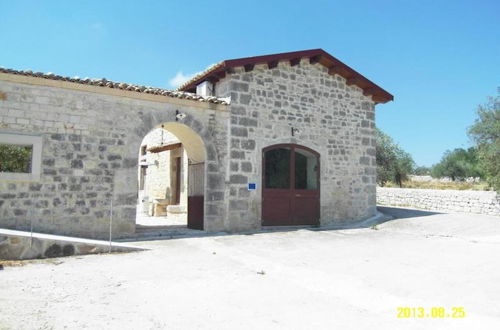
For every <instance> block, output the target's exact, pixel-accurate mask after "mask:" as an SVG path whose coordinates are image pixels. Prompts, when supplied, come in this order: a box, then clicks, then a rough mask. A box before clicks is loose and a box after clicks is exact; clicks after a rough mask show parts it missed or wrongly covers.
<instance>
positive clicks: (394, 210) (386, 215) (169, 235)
mask: <svg viewBox="0 0 500 330" xmlns="http://www.w3.org/2000/svg"><path fill="white" fill-rule="evenodd" d="M377 210H378V212H379V214H378V215H377V216H376V217H373V218H371V219H368V220H364V221H358V222H355V223H349V222H347V223H337V224H333V225H328V226H321V227H320V226H265V227H262V228H261V229H256V230H249V231H246V232H234V233H233V232H216V233H209V232H204V231H200V230H190V229H188V230H185V229H184V230H179V229H181V228H169V229H167V228H164V229H163V230H161V228H158V229H159V231H157V235H151V236H143V237H137V236H136V237H131V238H128V239H127V238H125V239H121V240H118V241H120V242H131V241H133V242H142V241H156V240H168V239H181V238H195V237H216V236H236V235H259V234H266V233H285V232H293V231H298V230H309V231H335V230H345V229H363V228H373V227H374V226H376V225H379V224H382V223H385V222H388V221H397V220H399V219H407V218H417V217H426V216H431V215H436V214H442V213H440V212H435V211H424V210H415V209H407V208H401V207H389V206H378V207H377Z"/></svg>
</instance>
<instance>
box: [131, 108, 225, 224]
mask: <svg viewBox="0 0 500 330" xmlns="http://www.w3.org/2000/svg"><path fill="white" fill-rule="evenodd" d="M193 110H197V109H193ZM193 110H191V109H179V110H178V112H181V113H183V114H185V117H184V118H182V120H180V119H178V120H176V112H177V110H176V109H175V108H174V109H168V110H164V111H162V112H156V111H151V112H148V111H147V110H146V111H140V112H139V113H138V115H139V118H138V123H137V124H138V125H137V126H136V128H135V130H134V133H135V134H133V135H134V136H133V137H132V139H130V140H129V141H130V143H131V144H133V146H131V147H130V150H134V152H135V153H136V154H137V153H138V151H139V150H140V145H141V142H142V140H143V138H144V136H146V135H147V134H148V133H149V132H151V131H152V130H154V129H155V128H159V127H161V126H162V125H163V128H164V129H165V130H167V131H169V132H171V133H172V134H174V135H175V136H177V138H178V139H179V140H180V141H181V143H183V146H184V148H185V150H186V153H187V155H188V157H189V159H192V160H193V162H194V163H199V162H204V163H205V165H204V180H205V182H204V196H205V199H204V202H203V205H204V213H203V214H204V216H203V218H204V224H203V226H204V230H207V231H214V230H220V229H221V228H220V221H222V218H223V216H224V215H223V213H221V212H216V210H218V209H220V206H219V207H218V204H220V203H221V201H220V200H219V198H217V199H214V198H215V197H217V196H219V194H220V190H221V189H220V188H221V187H218V186H217V185H216V184H214V182H215V183H218V182H219V181H223V178H224V173H223V166H222V163H221V159H220V158H219V155H220V154H219V152H218V150H217V148H216V144H215V139H214V137H213V135H212V133H211V131H210V130H209V129H208V125H207V124H208V123H206V122H203V121H202V120H200V119H198V118H195V116H194V115H193V114H192V113H190V111H191V112H193V113H194V114H195V111H193ZM202 118H203V117H202ZM137 165H138V164H137ZM215 190H217V191H215ZM214 196H215V197H214ZM188 208H189V202H188Z"/></svg>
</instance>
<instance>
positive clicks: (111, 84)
mask: <svg viewBox="0 0 500 330" xmlns="http://www.w3.org/2000/svg"><path fill="white" fill-rule="evenodd" d="M0 72H1V73H8V74H15V75H21V76H29V77H37V78H44V79H50V80H60V81H68V82H73V83H77V84H83V85H91V86H100V87H108V88H115V89H121V90H127V91H133V92H138V93H146V94H154V95H163V96H167V97H174V98H178V99H186V100H193V101H199V102H208V103H214V104H229V100H228V99H224V98H217V97H214V96H209V97H203V96H201V95H197V94H194V93H189V92H183V91H179V90H168V89H163V88H157V87H150V86H144V85H135V84H128V83H124V82H115V81H111V80H107V79H106V78H101V79H91V78H80V77H65V76H60V75H57V74H54V73H52V72H48V73H43V72H33V71H31V70H21V71H20V70H14V69H6V68H3V67H0Z"/></svg>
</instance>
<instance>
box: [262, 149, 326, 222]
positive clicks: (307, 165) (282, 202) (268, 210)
mask: <svg viewBox="0 0 500 330" xmlns="http://www.w3.org/2000/svg"><path fill="white" fill-rule="evenodd" d="M262 164H263V174H264V175H263V178H262V181H263V184H262V220H263V225H264V226H293V225H316V224H318V223H319V207H320V206H319V197H320V187H319V154H318V153H316V152H314V151H313V150H311V149H308V148H306V147H302V146H298V145H292V144H287V145H275V146H271V147H268V148H265V149H264V150H263V160H262Z"/></svg>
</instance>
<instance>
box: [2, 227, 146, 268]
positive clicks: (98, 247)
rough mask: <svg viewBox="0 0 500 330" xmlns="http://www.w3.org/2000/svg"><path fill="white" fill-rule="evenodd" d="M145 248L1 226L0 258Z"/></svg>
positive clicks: (9, 258)
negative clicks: (31, 232)
mask: <svg viewBox="0 0 500 330" xmlns="http://www.w3.org/2000/svg"><path fill="white" fill-rule="evenodd" d="M141 250H144V249H143V248H140V247H135V246H130V245H125V244H122V243H116V242H112V243H111V247H110V246H109V243H108V242H106V241H98V240H91V239H85V238H76V237H66V236H57V235H48V234H40V233H33V234H32V235H31V234H30V233H29V232H23V231H18V230H9V229H0V259H5V260H24V259H41V258H57V257H66V256H72V255H82V254H96V253H108V252H131V251H141Z"/></svg>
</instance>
